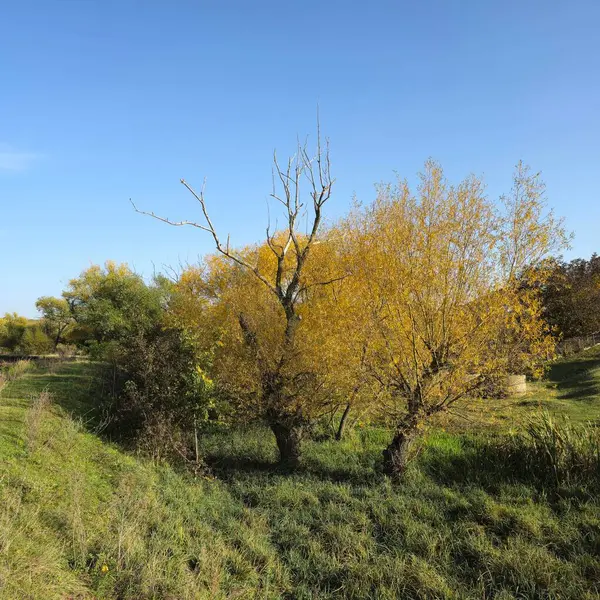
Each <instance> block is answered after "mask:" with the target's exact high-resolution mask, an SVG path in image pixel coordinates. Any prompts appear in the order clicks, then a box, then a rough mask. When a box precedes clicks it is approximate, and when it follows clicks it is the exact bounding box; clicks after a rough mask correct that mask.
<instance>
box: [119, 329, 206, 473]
mask: <svg viewBox="0 0 600 600" xmlns="http://www.w3.org/2000/svg"><path fill="white" fill-rule="evenodd" d="M120 350H121V356H120V358H119V360H118V363H117V364H118V368H119V371H120V372H119V378H120V381H121V386H120V387H121V391H120V394H119V398H118V401H117V407H116V424H117V425H118V427H119V429H120V433H121V434H122V435H125V436H126V437H129V438H130V439H133V440H136V442H137V445H138V447H141V448H143V449H144V450H146V451H147V452H149V453H150V454H152V455H153V456H155V457H156V458H161V457H165V456H166V455H172V454H173V453H174V452H176V453H177V454H178V455H179V456H183V457H185V458H189V459H190V460H194V461H196V459H197V456H196V452H195V448H194V442H195V439H194V438H195V434H197V427H198V426H199V424H200V423H202V422H205V421H206V420H207V419H208V413H209V410H211V409H212V408H213V403H212V398H211V396H212V395H211V388H212V383H211V382H210V380H209V379H208V378H207V377H206V376H205V375H204V372H203V371H202V369H201V368H200V367H199V364H198V359H197V355H196V352H195V349H194V347H193V346H192V345H191V344H190V343H189V342H188V340H187V339H186V337H185V335H184V333H183V332H182V331H180V330H177V329H163V328H162V327H160V326H158V325H157V326H156V327H154V328H153V329H152V330H150V331H149V332H144V333H139V334H138V335H135V336H133V337H132V338H130V339H129V340H128V341H127V342H126V343H123V344H122V345H121V346H120Z"/></svg>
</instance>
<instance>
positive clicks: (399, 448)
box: [383, 427, 417, 478]
mask: <svg viewBox="0 0 600 600" xmlns="http://www.w3.org/2000/svg"><path fill="white" fill-rule="evenodd" d="M416 437H417V432H416V430H415V429H414V428H412V427H410V428H407V427H399V428H398V429H397V430H396V434H395V435H394V438H393V439H392V441H391V443H390V445H389V446H388V447H387V448H386V449H385V450H384V451H383V468H384V470H385V472H386V473H388V474H389V475H392V476H393V477H396V478H399V477H401V476H402V475H403V474H404V472H405V471H406V467H407V465H408V462H409V459H410V449H411V447H412V445H413V443H414V441H415V439H416Z"/></svg>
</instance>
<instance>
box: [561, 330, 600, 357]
mask: <svg viewBox="0 0 600 600" xmlns="http://www.w3.org/2000/svg"><path fill="white" fill-rule="evenodd" d="M598 344H600V331H596V332H594V333H590V334H589V335H581V336H579V337H573V338H569V339H566V340H562V341H561V342H559V343H558V344H557V345H556V352H557V354H559V355H560V356H570V355H571V354H576V353H577V352H581V351H582V350H587V349H588V348H591V347H592V346H596V345H598Z"/></svg>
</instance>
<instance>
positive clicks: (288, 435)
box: [270, 423, 303, 469]
mask: <svg viewBox="0 0 600 600" xmlns="http://www.w3.org/2000/svg"><path fill="white" fill-rule="evenodd" d="M270 426H271V431H272V432H273V433H274V434H275V439H276V441H277V448H278V449H279V464H280V465H281V466H282V467H284V468H286V469H295V468H297V467H298V466H299V465H300V455H301V444H302V433H303V431H302V427H301V426H298V425H284V424H282V423H271V424H270Z"/></svg>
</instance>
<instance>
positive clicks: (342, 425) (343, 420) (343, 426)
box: [335, 403, 352, 442]
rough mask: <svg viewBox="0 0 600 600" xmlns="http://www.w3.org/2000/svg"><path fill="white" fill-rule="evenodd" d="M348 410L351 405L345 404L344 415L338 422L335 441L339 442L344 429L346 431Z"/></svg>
mask: <svg viewBox="0 0 600 600" xmlns="http://www.w3.org/2000/svg"><path fill="white" fill-rule="evenodd" d="M350 408H352V405H351V404H350V403H348V404H346V408H345V409H344V413H343V414H342V418H341V420H340V425H339V427H338V430H337V433H336V434H335V439H336V440H337V441H338V442H339V441H340V440H341V439H342V437H343V435H344V429H346V423H347V422H348V415H349V414H350Z"/></svg>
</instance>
